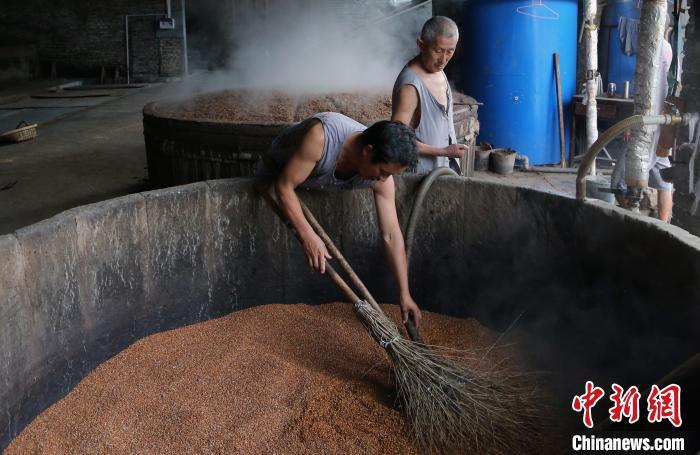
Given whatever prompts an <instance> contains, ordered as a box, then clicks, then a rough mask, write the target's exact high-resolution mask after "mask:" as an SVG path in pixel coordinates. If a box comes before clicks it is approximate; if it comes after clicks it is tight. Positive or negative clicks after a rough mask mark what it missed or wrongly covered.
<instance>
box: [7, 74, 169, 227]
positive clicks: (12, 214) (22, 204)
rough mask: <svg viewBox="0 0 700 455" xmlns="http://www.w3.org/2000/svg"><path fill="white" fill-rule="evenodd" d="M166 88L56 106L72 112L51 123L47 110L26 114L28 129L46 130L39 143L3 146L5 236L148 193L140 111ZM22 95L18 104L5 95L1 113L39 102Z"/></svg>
mask: <svg viewBox="0 0 700 455" xmlns="http://www.w3.org/2000/svg"><path fill="white" fill-rule="evenodd" d="M165 88H166V87H165V86H163V85H155V86H153V85H152V86H147V87H143V88H135V89H122V90H111V91H109V94H108V95H107V96H100V97H95V98H88V99H89V100H90V102H84V103H76V102H75V99H73V100H71V99H65V100H51V101H52V102H53V103H54V104H60V103H64V105H63V106H65V105H71V110H70V111H69V112H67V113H63V114H62V115H60V116H58V117H56V116H55V115H54V116H51V115H49V116H48V119H46V120H42V118H43V117H46V112H45V111H44V110H43V109H41V108H38V109H37V108H35V109H31V108H25V109H23V115H25V117H26V118H27V120H28V121H29V122H37V123H39V126H38V129H37V132H38V137H37V138H36V139H34V140H31V141H26V142H21V143H17V144H3V145H0V207H1V208H2V209H1V210H0V234H6V233H9V232H12V231H14V230H16V229H18V228H20V227H22V226H26V225H28V224H31V223H35V222H37V221H40V220H42V219H45V218H48V217H51V216H53V215H55V214H57V213H59V212H61V211H63V210H66V209H69V208H72V207H76V206H79V205H83V204H88V203H92V202H97V201H101V200H104V199H109V198H112V197H116V196H120V195H124V194H129V193H134V192H138V191H143V190H144V189H147V180H146V178H147V175H148V172H147V169H146V155H145V147H144V141H143V128H142V124H141V109H142V108H143V106H144V105H145V104H146V103H148V102H150V101H153V100H155V99H158V98H160V97H161V96H162V95H163V92H164V90H165ZM17 91H18V92H19V93H20V95H21V96H19V99H18V96H12V95H11V94H10V93H9V92H10V91H9V90H5V92H4V93H3V95H4V96H3V97H2V100H4V101H5V103H2V104H0V112H3V111H4V112H9V108H8V106H9V107H11V108H13V109H18V108H22V106H30V107H31V106H32V105H33V104H34V103H36V101H37V99H36V98H31V97H30V96H29V95H27V94H26V93H23V91H26V85H22V84H20V85H19V87H18V88H17ZM32 93H34V94H37V93H41V94H42V96H43V94H48V93H49V92H47V91H46V90H45V88H44V89H36V90H35V91H34V92H32ZM81 95H84V93H83V94H81ZM76 104H77V105H78V107H76ZM3 108H5V109H3ZM42 116H43V117H42Z"/></svg>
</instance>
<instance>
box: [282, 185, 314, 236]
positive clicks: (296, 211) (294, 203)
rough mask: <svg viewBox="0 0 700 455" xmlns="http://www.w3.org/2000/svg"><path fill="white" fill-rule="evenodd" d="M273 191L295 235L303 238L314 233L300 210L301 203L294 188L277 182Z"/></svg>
mask: <svg viewBox="0 0 700 455" xmlns="http://www.w3.org/2000/svg"><path fill="white" fill-rule="evenodd" d="M275 193H277V199H278V200H279V203H280V208H281V209H282V213H283V214H284V216H285V217H286V218H287V220H289V222H290V223H291V224H292V226H293V227H294V229H295V230H296V233H297V235H298V236H299V237H300V238H301V239H304V238H306V237H308V236H309V235H311V234H313V233H314V230H313V228H312V227H311V225H310V224H309V222H308V221H307V220H306V217H305V216H304V212H303V211H302V210H301V203H300V202H299V197H298V196H297V194H296V192H295V191H294V188H289V187H288V186H286V185H282V184H279V183H276V184H275Z"/></svg>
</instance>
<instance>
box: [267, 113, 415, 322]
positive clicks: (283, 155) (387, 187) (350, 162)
mask: <svg viewBox="0 0 700 455" xmlns="http://www.w3.org/2000/svg"><path fill="white" fill-rule="evenodd" d="M417 161H418V154H417V151H416V137H415V134H414V132H413V130H411V129H410V128H408V127H407V126H406V125H404V124H402V123H400V122H393V121H389V120H384V121H381V122H377V123H375V124H374V125H372V126H370V127H369V128H366V127H365V126H364V125H362V124H361V123H358V122H356V121H355V120H353V119H351V118H349V117H346V116H344V115H342V114H339V113H335V112H323V113H320V114H316V115H314V116H312V117H310V118H308V119H306V120H304V121H303V122H301V123H299V124H297V125H294V126H292V127H289V128H287V129H286V130H284V131H283V132H282V133H281V134H280V135H279V136H278V137H277V138H276V139H275V140H274V141H273V143H272V147H271V149H270V151H269V152H268V153H267V154H266V155H265V156H264V157H263V165H264V169H263V171H262V172H261V174H262V175H267V176H268V177H274V178H275V184H274V187H275V191H276V193H277V198H278V200H279V203H280V208H281V209H282V212H283V213H284V215H285V216H286V218H287V219H288V220H289V221H290V223H291V224H292V225H293V226H294V228H295V229H296V232H297V235H298V237H299V239H300V240H301V243H302V246H303V248H304V252H305V253H306V259H307V261H308V264H309V266H310V267H311V268H312V269H313V270H315V271H318V272H321V273H324V272H325V269H326V259H328V258H330V257H331V256H330V255H329V254H328V250H326V246H325V245H324V243H323V240H321V238H320V237H319V236H318V235H316V233H315V232H314V230H313V228H312V227H311V225H310V224H309V222H308V221H307V220H306V217H304V214H303V213H302V210H301V205H300V204H299V199H298V197H297V195H296V192H295V189H296V188H297V187H301V188H306V189H317V190H324V191H339V190H352V189H358V188H372V190H373V191H374V202H375V206H376V209H377V220H378V222H379V230H380V231H381V234H382V239H384V247H385V252H386V254H387V257H388V260H389V263H390V265H391V268H392V272H393V274H394V278H395V280H396V283H397V285H398V288H399V295H400V298H399V305H400V306H401V314H402V317H403V321H404V323H405V322H406V321H407V319H408V317H409V316H411V317H412V318H413V320H414V322H415V323H416V326H418V325H419V324H420V319H421V314H420V310H419V309H418V306H417V305H416V302H415V301H414V300H413V297H411V293H410V291H409V288H408V267H407V263H406V252H405V247H404V241H403V235H402V233H401V228H400V226H399V220H398V216H397V214H396V201H395V200H394V197H395V196H394V193H395V190H394V179H393V177H392V176H393V175H394V174H399V173H401V172H403V171H405V170H406V169H407V168H408V167H409V166H415V164H416V162H417Z"/></svg>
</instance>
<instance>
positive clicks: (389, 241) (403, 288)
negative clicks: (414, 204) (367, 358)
mask: <svg viewBox="0 0 700 455" xmlns="http://www.w3.org/2000/svg"><path fill="white" fill-rule="evenodd" d="M372 189H373V190H374V203H375V206H376V208H377V220H378V222H379V230H380V232H381V235H382V241H383V242H382V243H383V244H384V251H385V253H386V255H387V259H388V260H389V264H390V265H391V270H392V272H393V274H394V279H395V280H396V284H397V285H398V287H399V295H400V302H399V303H400V305H401V316H402V318H403V322H406V320H407V319H408V316H409V314H410V315H411V316H413V320H414V321H415V323H416V326H417V327H418V326H420V320H421V313H420V310H419V309H418V305H416V302H415V301H414V300H413V297H411V292H410V290H409V288H408V264H407V262H406V250H405V247H404V241H403V234H402V233H401V227H400V226H399V217H398V215H397V214H396V201H395V189H394V178H393V177H389V178H388V179H386V180H385V181H383V182H379V183H377V184H376V185H374V186H373V187H372Z"/></svg>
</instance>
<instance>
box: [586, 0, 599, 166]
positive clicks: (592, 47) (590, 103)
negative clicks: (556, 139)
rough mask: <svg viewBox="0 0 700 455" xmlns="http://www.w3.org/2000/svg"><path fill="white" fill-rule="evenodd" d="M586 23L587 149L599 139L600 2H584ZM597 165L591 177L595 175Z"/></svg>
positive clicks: (594, 0)
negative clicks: (598, 20) (598, 16)
mask: <svg viewBox="0 0 700 455" xmlns="http://www.w3.org/2000/svg"><path fill="white" fill-rule="evenodd" d="M584 3H585V5H584V8H585V10H584V23H583V26H584V27H585V29H586V93H587V95H588V96H587V100H586V149H589V148H590V147H591V145H593V143H594V142H595V141H596V140H597V139H598V103H597V100H596V96H597V95H598V27H597V25H596V13H597V10H598V0H584ZM595 172H596V171H595V163H594V164H593V166H592V167H591V175H595Z"/></svg>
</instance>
